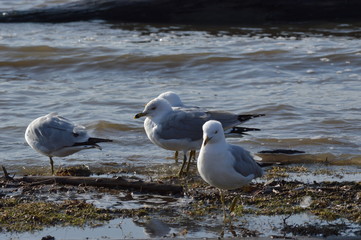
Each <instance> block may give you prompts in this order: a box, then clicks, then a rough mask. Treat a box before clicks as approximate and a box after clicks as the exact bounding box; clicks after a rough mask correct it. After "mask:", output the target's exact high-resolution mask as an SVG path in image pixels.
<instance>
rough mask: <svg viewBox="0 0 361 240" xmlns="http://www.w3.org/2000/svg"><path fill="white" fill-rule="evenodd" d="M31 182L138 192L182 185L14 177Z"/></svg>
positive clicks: (164, 191)
mask: <svg viewBox="0 0 361 240" xmlns="http://www.w3.org/2000/svg"><path fill="white" fill-rule="evenodd" d="M15 180H17V181H24V182H27V183H31V184H54V183H56V184H68V185H76V186H78V185H84V186H95V187H105V188H117V189H129V190H133V191H139V192H142V193H144V192H148V193H158V194H181V193H182V192H183V187H182V186H179V185H169V184H162V183H156V182H144V181H140V180H137V181H129V180H126V179H123V178H101V177H73V176H24V177H19V178H16V179H15Z"/></svg>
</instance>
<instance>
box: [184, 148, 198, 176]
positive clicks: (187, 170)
mask: <svg viewBox="0 0 361 240" xmlns="http://www.w3.org/2000/svg"><path fill="white" fill-rule="evenodd" d="M192 157H193V158H194V159H196V151H195V150H191V151H190V152H189V159H188V163H187V169H186V173H188V172H189V167H190V166H191V161H192Z"/></svg>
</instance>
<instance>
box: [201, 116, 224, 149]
mask: <svg viewBox="0 0 361 240" xmlns="http://www.w3.org/2000/svg"><path fill="white" fill-rule="evenodd" d="M222 141H225V138H224V131H223V127H222V124H221V123H220V122H218V121H215V120H209V121H207V122H206V123H205V124H203V146H206V145H207V144H208V143H218V142H222Z"/></svg>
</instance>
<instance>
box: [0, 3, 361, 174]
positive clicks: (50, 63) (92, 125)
mask: <svg viewBox="0 0 361 240" xmlns="http://www.w3.org/2000/svg"><path fill="white" fill-rule="evenodd" d="M41 2H42V1H36V2H33V1H24V3H27V4H28V5H30V6H31V4H34V5H35V6H38V5H39V6H42V5H41ZM55 3H58V2H55ZM1 4H2V5H0V9H3V10H4V9H13V8H15V7H17V6H14V4H15V2H14V1H2V2H1ZM25 6H26V5H25ZM30 6H28V7H30ZM23 8H24V6H23ZM15 9H16V8H15ZM360 31H361V24H323V25H321V24H319V25H312V26H311V25H309V26H300V25H294V26H265V27H259V26H258V27H246V26H233V27H205V26H203V27H195V26H184V25H172V26H169V25H148V24H130V23H128V24H125V23H109V22H103V21H90V22H71V23H61V24H50V23H16V24H13V23H8V24H0V80H1V81H0V105H1V108H0V130H1V131H0V139H1V144H0V164H3V165H5V166H7V167H8V168H9V169H19V168H22V167H39V166H46V167H48V165H49V164H48V159H47V158H46V157H44V156H40V155H39V154H38V153H36V152H35V151H33V150H32V149H31V148H30V147H28V146H27V144H26V143H25V140H24V131H25V129H26V126H27V125H28V124H29V123H30V122H31V121H32V120H33V119H35V118H37V117H39V116H41V115H44V114H47V113H49V112H58V113H59V114H61V115H63V116H65V117H67V118H69V119H71V120H73V121H75V122H77V123H79V124H83V125H85V126H87V127H88V129H89V130H90V131H91V132H92V134H93V135H96V136H99V137H109V138H112V139H114V140H115V143H112V144H103V147H104V149H103V151H97V150H88V151H83V152H80V153H78V154H75V155H73V156H70V157H67V158H57V159H56V160H55V162H56V165H58V166H60V165H65V166H66V165H72V164H79V163H81V164H88V165H101V164H104V163H116V164H124V163H127V164H128V163H130V162H131V164H132V165H138V164H140V165H144V164H149V166H150V167H151V166H152V163H162V162H169V160H167V159H166V158H169V157H171V156H172V153H171V152H168V151H166V150H163V149H160V148H158V147H156V146H154V145H153V144H151V142H150V141H149V140H148V139H147V137H146V135H145V134H144V130H143V125H142V124H143V123H142V120H135V119H133V116H134V115H135V114H136V113H138V112H140V111H142V109H143V107H144V105H145V104H146V103H147V102H148V101H149V100H151V99H152V98H154V97H156V96H157V95H158V94H160V93H161V92H164V91H168V90H171V91H174V92H176V93H177V94H179V95H180V96H181V98H182V99H183V101H184V102H185V103H186V104H188V105H198V106H202V107H207V108H209V109H216V110H217V109H219V110H226V111H232V112H235V113H264V114H266V116H265V117H262V118H258V119H254V120H251V121H249V122H248V123H247V124H245V126H247V127H257V128H261V129H262V131H261V132H253V133H252V134H250V135H249V136H246V137H244V138H233V139H231V140H230V141H231V142H233V143H235V144H240V145H242V146H244V147H246V148H247V149H249V150H251V151H252V152H258V151H260V150H268V149H275V148H283V149H296V150H301V151H305V152H306V153H307V156H304V159H305V160H307V161H309V160H311V161H313V160H315V161H319V160H320V161H323V160H325V159H326V158H327V160H328V161H335V162H338V163H340V162H342V163H343V164H351V163H358V164H360V161H361V154H360V150H361V137H360V136H361V123H360V112H361V108H360V102H361V93H360V90H361V84H360V81H361V41H360V35H361V34H360ZM300 158H301V160H302V156H300Z"/></svg>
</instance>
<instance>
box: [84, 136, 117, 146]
mask: <svg viewBox="0 0 361 240" xmlns="http://www.w3.org/2000/svg"><path fill="white" fill-rule="evenodd" d="M101 142H113V140H111V139H105V138H93V137H91V138H89V139H88V143H90V144H96V143H101Z"/></svg>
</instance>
